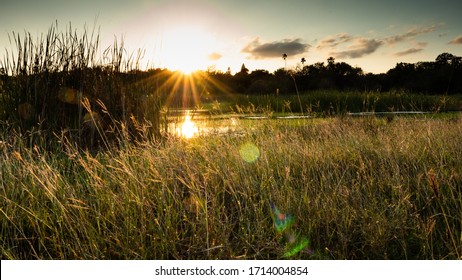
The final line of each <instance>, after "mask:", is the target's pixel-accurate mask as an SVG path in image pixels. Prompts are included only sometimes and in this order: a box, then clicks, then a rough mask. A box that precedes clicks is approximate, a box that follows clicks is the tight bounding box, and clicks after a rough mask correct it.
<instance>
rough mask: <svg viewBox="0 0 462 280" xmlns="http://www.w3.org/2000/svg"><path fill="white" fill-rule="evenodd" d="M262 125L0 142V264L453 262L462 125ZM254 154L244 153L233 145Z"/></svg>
mask: <svg viewBox="0 0 462 280" xmlns="http://www.w3.org/2000/svg"><path fill="white" fill-rule="evenodd" d="M301 122H303V123H301V125H298V126H294V125H288V124H287V123H285V122H284V121H280V122H279V121H278V122H275V121H274V120H262V121H260V122H258V123H257V124H255V125H254V126H253V127H251V128H248V129H246V131H245V133H244V134H242V135H239V136H237V135H233V134H229V135H207V136H200V137H196V138H192V139H183V138H179V137H174V136H168V137H165V138H164V139H163V140H161V141H158V140H149V139H143V140H140V141H137V142H135V143H134V142H133V141H127V143H126V144H125V145H120V146H118V147H113V148H110V149H104V150H99V151H98V152H93V153H92V152H88V151H85V150H81V149H78V148H76V145H74V144H73V143H72V142H69V141H68V139H67V138H66V137H65V136H60V137H58V136H57V137H58V139H57V140H58V142H57V143H60V145H56V147H55V148H54V150H53V149H52V150H50V148H48V149H44V148H42V147H40V146H32V147H31V146H30V145H29V144H28V143H24V141H23V140H22V139H23V138H21V137H22V136H21V135H13V136H12V135H11V133H10V134H9V135H8V137H6V136H5V135H4V136H2V139H0V140H1V142H0V158H1V160H0V177H1V180H0V182H1V189H0V205H1V208H0V210H1V211H0V217H1V219H0V224H1V227H0V228H1V229H0V231H1V235H0V248H1V257H2V259H274V258H282V257H283V255H284V251H285V245H284V244H285V242H286V241H285V240H284V236H282V235H281V234H279V233H278V232H277V231H275V229H274V226H273V220H272V218H271V208H270V207H269V204H270V203H274V204H275V205H277V207H278V209H280V210H281V211H283V212H284V213H290V214H292V215H293V216H294V218H295V223H294V225H293V227H294V230H296V231H297V232H298V233H299V234H300V236H304V237H306V238H307V239H308V240H309V244H308V247H307V248H305V249H303V250H301V251H300V252H298V253H297V254H296V255H294V256H293V258H301V259H460V258H461V257H462V189H461V186H462V164H461V163H462V145H460V144H461V142H460V137H461V135H462V119H461V118H460V117H453V118H451V119H432V118H418V119H414V118H401V117H397V118H395V119H393V120H392V121H387V120H386V119H378V118H375V117H366V118H348V117H347V118H325V119H311V120H303V121H301ZM249 145H250V146H251V147H254V149H258V150H257V151H253V152H254V153H253V154H252V155H253V157H250V158H251V159H250V160H249V159H248V157H246V156H245V154H243V152H242V147H244V146H245V147H248V146H249Z"/></svg>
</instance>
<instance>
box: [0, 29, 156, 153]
mask: <svg viewBox="0 0 462 280" xmlns="http://www.w3.org/2000/svg"><path fill="white" fill-rule="evenodd" d="M9 38H10V42H11V44H12V50H11V51H7V55H6V57H4V59H3V60H2V61H0V68H1V69H2V73H0V74H1V75H0V78H1V81H2V84H1V85H2V87H1V91H0V94H1V105H0V106H1V107H0V109H1V110H0V121H1V122H2V123H4V124H5V123H8V126H9V127H14V128H15V129H17V130H20V131H21V132H22V133H23V134H25V133H30V132H31V131H37V132H40V133H41V134H48V136H49V138H52V137H53V133H58V134H59V133H61V132H62V131H64V130H65V131H67V132H68V133H69V135H68V137H71V138H73V139H74V140H75V141H76V142H77V143H78V144H80V145H81V146H83V147H84V146H90V148H91V146H94V145H96V144H97V143H98V142H101V141H103V140H102V138H106V139H107V138H114V136H111V135H110V134H111V133H110V132H111V131H115V130H117V129H120V127H121V125H125V126H126V127H129V128H130V131H131V133H133V134H134V137H136V134H137V133H136V129H135V126H134V124H133V123H132V120H133V119H135V120H138V121H139V120H141V121H144V122H149V123H150V126H151V128H152V132H153V134H155V135H158V134H159V129H160V128H159V120H160V107H161V106H160V98H161V96H160V93H159V91H158V89H157V86H156V80H157V78H156V77H146V75H138V74H137V73H138V71H139V69H138V68H137V67H139V60H140V59H141V58H142V56H143V53H144V52H143V51H142V50H138V51H137V52H133V53H132V54H129V53H128V51H127V50H126V49H125V48H124V41H123V37H122V38H115V39H114V43H113V45H112V46H109V47H108V48H106V49H105V50H104V51H101V50H100V35H99V31H98V30H96V28H93V29H92V30H91V31H90V30H88V29H87V28H86V27H85V28H84V30H83V32H81V33H79V32H78V31H77V29H74V28H73V27H72V25H71V24H69V26H68V27H66V29H65V30H64V31H61V29H60V28H59V26H58V23H57V22H56V23H54V24H53V25H52V26H51V27H50V28H49V30H48V32H47V33H46V34H45V35H43V34H42V35H41V36H40V37H39V38H36V39H34V38H33V37H32V36H31V34H30V33H28V32H25V33H24V34H23V35H20V34H17V33H15V32H13V33H12V34H11V35H10V37H9ZM84 99H86V100H88V102H89V106H87V108H85V107H84V106H82V101H83V100H84ZM101 104H103V106H100V105H101ZM142 104H144V107H143V105H142ZM103 107H104V108H103ZM88 109H90V110H91V111H92V112H93V121H94V120H95V118H94V116H96V115H98V116H99V117H100V119H99V120H98V122H100V123H101V124H105V127H104V125H103V126H102V127H103V129H102V130H101V131H100V133H99V134H98V133H94V128H93V126H92V125H89V124H91V122H88V119H86V116H87V118H88V117H89V114H90V111H89V110H88ZM109 116H110V117H109ZM115 126H117V127H118V128H115ZM107 134H109V135H107ZM42 136H43V135H42Z"/></svg>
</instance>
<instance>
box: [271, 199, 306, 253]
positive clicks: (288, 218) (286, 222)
mask: <svg viewBox="0 0 462 280" xmlns="http://www.w3.org/2000/svg"><path fill="white" fill-rule="evenodd" d="M270 207H271V216H272V218H273V222H274V227H275V228H276V231H277V232H278V233H282V232H284V234H285V236H286V239H287V242H286V251H285V253H284V255H283V257H284V258H289V257H292V256H293V255H295V254H297V253H299V252H301V251H302V250H304V249H305V248H306V247H307V246H308V245H309V243H310V242H309V240H308V238H306V237H300V235H299V234H297V233H295V232H294V231H293V230H292V229H291V226H292V225H293V223H294V217H293V216H292V215H289V214H285V213H282V212H281V211H279V209H278V208H277V207H276V205H275V204H274V203H271V204H270ZM308 252H309V254H312V251H311V250H310V249H308Z"/></svg>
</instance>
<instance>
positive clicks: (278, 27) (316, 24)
mask: <svg viewBox="0 0 462 280" xmlns="http://www.w3.org/2000/svg"><path fill="white" fill-rule="evenodd" d="M1 6H2V8H1V10H0V60H1V59H3V57H4V54H5V49H8V50H11V49H14V46H11V44H10V42H9V40H8V34H11V33H12V31H15V32H19V33H21V32H24V31H25V30H26V31H28V32H30V33H31V34H32V35H33V36H39V35H40V34H41V33H46V31H47V29H48V28H49V26H50V25H51V24H52V23H53V22H54V21H55V20H58V23H59V26H60V28H62V29H64V28H65V27H66V25H68V24H69V22H71V23H72V26H73V28H76V29H77V30H78V31H83V28H84V25H85V24H86V25H87V27H89V28H92V27H93V26H95V22H96V26H97V27H100V34H101V38H102V41H101V48H102V49H105V48H106V47H108V46H109V45H111V44H112V42H113V40H114V36H121V35H123V36H124V40H125V45H126V48H127V49H128V51H129V52H130V51H135V50H137V49H138V48H142V49H144V50H145V56H144V63H145V65H148V67H167V68H170V69H175V68H176V69H186V68H189V69H193V68H200V69H205V68H207V67H210V66H214V67H215V68H216V69H218V70H223V71H225V70H226V69H227V67H230V68H231V70H232V71H233V72H235V71H239V70H240V67H241V65H242V63H245V65H246V66H247V68H249V69H250V70H254V69H267V70H269V71H270V72H272V71H274V70H276V69H278V68H281V67H284V65H285V64H284V61H283V59H282V53H287V54H288V58H287V66H288V67H289V68H295V67H297V66H300V59H301V58H302V57H304V58H305V59H306V61H307V62H306V63H307V64H312V63H315V62H320V61H321V62H322V61H324V62H325V61H326V59H327V58H328V57H329V56H333V57H335V58H336V61H344V62H346V63H349V64H350V65H352V66H359V67H361V68H362V69H363V70H364V71H365V72H373V73H380V72H386V71H387V70H388V69H390V68H393V67H394V66H395V65H396V63H397V62H410V63H414V62H418V61H433V60H434V59H435V58H436V56H437V55H438V54H440V53H443V52H450V53H452V54H454V55H458V56H462V17H461V16H460V11H462V1H460V0H459V1H455V0H453V1H449V0H437V1H430V0H420V1H405V0H401V1H396V0H388V1H383V0H382V1H376V0H356V1H355V0H350V1H346V0H305V1H297V0H285V1H271V0H266V1H263V0H262V1H258V0H257V1H250V0H247V1H242V0H233V1H211V0H202V1H194V0H190V1H161V0H151V1H149V0H130V1H121V0H112V1H109V0H107V1H105V0H92V1H89V0H80V1H66V0H41V1H36V0H2V4H1Z"/></svg>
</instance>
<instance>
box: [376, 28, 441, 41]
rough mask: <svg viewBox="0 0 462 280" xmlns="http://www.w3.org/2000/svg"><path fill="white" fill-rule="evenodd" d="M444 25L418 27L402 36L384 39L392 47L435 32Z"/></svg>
mask: <svg viewBox="0 0 462 280" xmlns="http://www.w3.org/2000/svg"><path fill="white" fill-rule="evenodd" d="M443 25H444V24H434V25H430V26H416V27H413V28H411V29H409V30H408V31H406V32H404V33H402V34H397V35H393V36H390V37H387V38H385V39H384V41H385V42H386V43H387V44H390V45H393V44H396V43H400V42H403V41H408V40H411V39H414V38H415V37H417V36H419V35H422V34H427V33H431V32H435V31H436V30H437V29H438V28H440V27H442V26H443Z"/></svg>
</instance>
